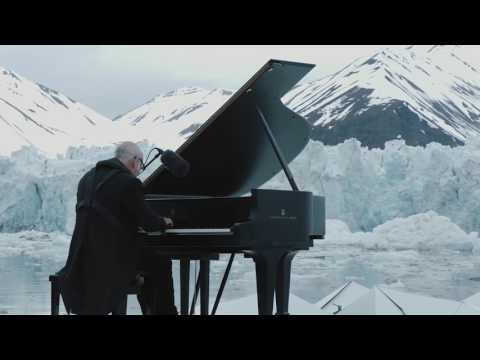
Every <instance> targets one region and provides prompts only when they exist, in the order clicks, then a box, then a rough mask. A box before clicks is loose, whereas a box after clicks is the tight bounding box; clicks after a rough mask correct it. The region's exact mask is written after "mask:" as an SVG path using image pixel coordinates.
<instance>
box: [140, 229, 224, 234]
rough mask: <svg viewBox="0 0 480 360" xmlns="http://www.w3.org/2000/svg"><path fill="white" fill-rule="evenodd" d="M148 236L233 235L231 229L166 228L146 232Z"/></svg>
mask: <svg viewBox="0 0 480 360" xmlns="http://www.w3.org/2000/svg"><path fill="white" fill-rule="evenodd" d="M147 235H148V236H159V235H178V236H182V235H185V236H188V235H190V236H192V235H213V236H214V235H233V232H232V230H231V229H229V228H226V229H219V228H217V229H205V228H201V229H167V230H165V231H152V232H147Z"/></svg>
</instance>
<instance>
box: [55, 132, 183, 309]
mask: <svg viewBox="0 0 480 360" xmlns="http://www.w3.org/2000/svg"><path fill="white" fill-rule="evenodd" d="M142 164H143V154H142V151H141V150H140V148H139V147H138V146H137V145H136V144H134V143H131V142H125V143H122V144H120V145H119V146H118V147H117V149H116V151H115V157H114V158H112V159H109V160H104V161H100V162H98V163H97V164H96V166H95V167H94V168H93V169H91V170H90V171H88V172H87V173H86V174H85V175H84V176H83V177H82V178H81V180H80V182H79V184H78V190H77V205H76V223H75V228H74V232H73V236H72V241H71V243H70V249H69V254H68V258H67V262H66V265H65V267H64V268H63V269H62V270H61V271H60V272H59V278H60V281H61V289H62V290H61V293H62V298H63V300H64V303H65V306H66V308H67V311H69V312H71V313H75V314H108V313H117V312H118V309H119V306H121V304H122V302H123V301H124V300H125V296H126V291H127V289H128V287H129V286H130V285H131V284H132V283H133V281H134V279H137V280H141V281H138V285H139V286H140V285H142V286H140V290H139V294H138V300H139V302H140V305H141V308H142V312H143V313H144V314H177V309H176V307H175V305H174V297H173V279H172V265H171V260H167V259H148V258H145V259H140V257H141V255H140V254H141V252H140V250H141V247H140V244H139V243H138V242H137V241H136V236H135V235H136V232H137V230H138V228H139V227H142V228H143V229H145V230H149V231H158V230H163V229H165V228H167V227H171V226H172V225H173V223H172V220H171V219H169V218H162V217H159V216H157V215H156V214H155V213H154V212H153V211H152V210H151V209H150V208H149V207H148V205H147V204H146V203H145V201H144V198H143V189H142V183H141V181H140V180H139V179H137V176H138V175H139V173H140V172H141V169H142ZM140 260H142V261H140ZM140 263H141V264H142V266H143V267H142V268H141V269H139V268H138V266H139V264H140ZM139 270H142V276H139Z"/></svg>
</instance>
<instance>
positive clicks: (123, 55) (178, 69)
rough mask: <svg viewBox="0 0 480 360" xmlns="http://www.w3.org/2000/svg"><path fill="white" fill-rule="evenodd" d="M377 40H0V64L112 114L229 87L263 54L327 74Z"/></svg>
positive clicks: (257, 65) (256, 65) (265, 58)
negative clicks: (182, 91)
mask: <svg viewBox="0 0 480 360" xmlns="http://www.w3.org/2000/svg"><path fill="white" fill-rule="evenodd" d="M382 47H384V46H379V45H188V46H187V45H150V46H146V45H128V46H121V45H95V46H92V45H61V46H60V45H53V46H50V45H48V46H46V45H33V46H26V45H20V46H0V66H3V67H7V68H10V69H12V70H14V71H16V72H18V73H19V74H20V75H23V76H25V77H27V78H29V79H31V80H33V81H36V82H40V83H43V84H45V85H46V86H48V87H51V88H54V89H56V90H58V91H61V92H63V93H64V94H65V95H67V96H69V97H71V98H74V99H76V100H78V101H80V102H82V103H84V104H86V105H88V106H90V107H92V108H93V109H95V110H96V111H98V112H100V113H102V114H104V115H106V116H108V117H111V118H113V117H114V116H116V115H118V114H121V113H124V112H126V111H128V110H130V109H132V108H134V107H136V106H139V105H142V104H143V103H144V102H146V101H148V100H150V99H151V98H152V97H154V96H156V95H158V94H160V93H163V92H166V91H169V90H171V89H175V88H179V87H183V86H200V87H204V88H211V89H213V88H228V89H237V88H239V87H240V86H241V85H242V84H243V83H244V82H245V81H247V80H248V79H249V78H250V76H252V75H253V74H254V73H255V72H256V71H257V70H258V69H259V68H260V67H261V66H262V65H263V64H265V63H266V62H267V61H268V60H269V59H271V58H276V59H283V60H290V61H299V62H308V63H313V64H316V65H317V67H316V68H315V69H314V70H313V71H312V72H311V73H310V74H309V75H308V76H307V77H306V78H305V80H313V79H317V78H320V77H323V76H326V75H328V74H331V73H333V72H335V71H337V70H338V69H340V68H342V67H343V66H345V65H347V64H348V63H349V62H351V61H353V60H354V59H356V58H358V57H361V56H369V55H371V54H373V53H374V52H375V51H377V50H379V49H380V48H382Z"/></svg>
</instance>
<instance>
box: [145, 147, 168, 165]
mask: <svg viewBox="0 0 480 360" xmlns="http://www.w3.org/2000/svg"><path fill="white" fill-rule="evenodd" d="M153 150H157V155H155V156H154V157H153V159H152V160H150V161H149V162H148V163H147V164H145V165H144V166H143V169H142V170H143V171H145V169H146V168H147V167H148V166H149V165H150V164H151V163H152V162H154V161H155V160H157V159H158V157H159V156H160V155H162V154H163V150H162V149H159V148H153Z"/></svg>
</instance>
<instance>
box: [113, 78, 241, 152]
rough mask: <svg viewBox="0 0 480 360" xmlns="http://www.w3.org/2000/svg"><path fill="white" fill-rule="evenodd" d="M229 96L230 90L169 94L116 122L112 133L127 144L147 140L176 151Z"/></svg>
mask: <svg viewBox="0 0 480 360" xmlns="http://www.w3.org/2000/svg"><path fill="white" fill-rule="evenodd" d="M232 94H233V92H232V91H230V90H224V89H214V90H211V91H209V90H205V89H202V88H196V87H191V88H181V89H177V90H175V91H170V92H167V93H165V94H163V95H159V96H157V97H155V98H153V99H152V100H150V101H149V102H147V103H146V104H144V105H142V106H140V107H138V108H136V109H134V110H132V111H130V112H128V113H127V114H124V115H122V116H120V117H118V118H116V119H115V120H114V124H115V126H117V130H116V131H117V132H118V133H128V134H129V137H130V140H131V141H142V140H145V139H147V140H148V141H149V142H150V143H152V144H157V146H160V147H163V148H168V149H172V150H176V149H177V148H178V147H179V146H180V145H181V144H183V143H184V142H185V140H186V139H188V137H190V136H191V135H192V134H193V132H194V131H193V129H195V130H196V128H197V127H199V126H200V125H202V124H203V123H204V122H205V121H207V120H208V118H209V117H210V116H211V115H212V114H213V113H214V112H215V111H217V110H218V109H220V107H221V106H222V105H223V104H224V103H225V102H226V101H227V100H228V99H229V98H230V96H231V95H232ZM187 129H191V130H190V131H186V130H187Z"/></svg>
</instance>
